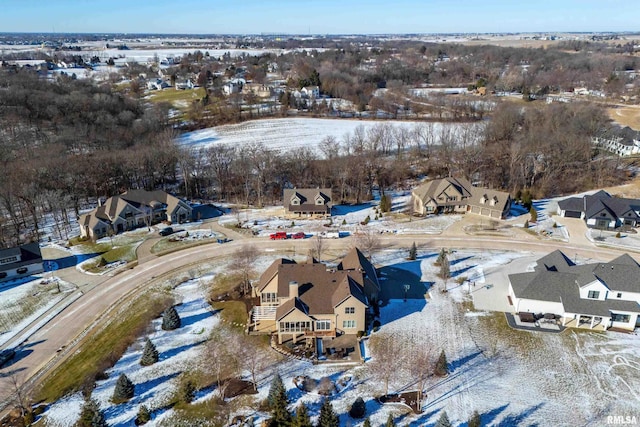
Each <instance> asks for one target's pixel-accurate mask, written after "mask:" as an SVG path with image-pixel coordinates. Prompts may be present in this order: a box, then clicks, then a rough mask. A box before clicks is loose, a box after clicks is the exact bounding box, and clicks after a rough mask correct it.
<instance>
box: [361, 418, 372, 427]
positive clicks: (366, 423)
mask: <svg viewBox="0 0 640 427" xmlns="http://www.w3.org/2000/svg"><path fill="white" fill-rule="evenodd" d="M362 427H371V420H370V419H369V417H367V419H366V420H364V423H363V424H362Z"/></svg>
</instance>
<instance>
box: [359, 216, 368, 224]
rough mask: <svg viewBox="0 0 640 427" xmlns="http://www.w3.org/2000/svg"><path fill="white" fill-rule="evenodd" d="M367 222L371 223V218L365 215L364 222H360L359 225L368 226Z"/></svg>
mask: <svg viewBox="0 0 640 427" xmlns="http://www.w3.org/2000/svg"><path fill="white" fill-rule="evenodd" d="M369 221H371V217H370V216H369V215H367V217H366V218H365V219H364V221H362V222H361V223H360V224H362V225H367V224H369Z"/></svg>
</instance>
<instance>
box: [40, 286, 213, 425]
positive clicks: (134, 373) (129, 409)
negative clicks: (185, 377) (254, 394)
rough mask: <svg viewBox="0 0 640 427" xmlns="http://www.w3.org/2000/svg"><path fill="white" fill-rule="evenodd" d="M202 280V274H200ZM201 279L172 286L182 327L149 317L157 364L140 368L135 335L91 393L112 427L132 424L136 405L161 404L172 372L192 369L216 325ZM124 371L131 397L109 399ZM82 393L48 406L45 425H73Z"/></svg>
mask: <svg viewBox="0 0 640 427" xmlns="http://www.w3.org/2000/svg"><path fill="white" fill-rule="evenodd" d="M202 280H207V278H202ZM202 280H201V279H193V280H189V281H187V282H184V283H183V284H181V285H180V286H178V287H177V288H176V289H175V292H176V293H177V294H178V298H179V299H182V304H180V305H178V306H176V310H177V311H178V314H179V315H180V318H181V319H182V326H181V327H180V328H179V329H177V330H174V331H164V330H162V329H161V324H162V319H156V320H154V321H153V324H152V328H153V331H154V332H153V333H151V334H150V335H148V337H149V338H150V339H151V341H152V342H153V343H154V344H155V346H156V348H157V350H158V352H159V353H160V360H159V362H157V363H155V364H154V365H151V366H147V367H142V366H140V363H139V361H140V357H141V356H142V349H143V347H144V338H145V337H141V338H140V339H138V340H137V341H136V342H135V343H134V344H133V345H132V346H131V347H130V348H129V349H128V350H127V351H126V353H125V354H124V355H123V357H122V358H121V359H120V360H119V361H118V362H117V363H116V365H115V366H114V367H113V368H111V369H109V370H108V371H107V374H108V375H109V378H108V379H107V380H104V381H98V382H97V384H96V388H95V390H94V391H93V393H92V397H93V398H95V399H96V400H97V402H98V403H99V405H100V407H101V408H102V409H103V410H104V411H105V415H106V417H107V421H108V423H109V425H111V426H124V425H133V420H135V417H136V414H137V413H138V409H139V407H140V405H146V406H147V407H148V408H149V409H150V410H152V411H153V410H156V409H159V408H163V407H165V406H166V405H167V404H168V403H169V400H170V399H171V396H172V394H173V392H174V391H175V388H176V383H177V376H178V375H179V374H180V373H181V372H185V371H188V370H191V369H193V368H195V367H196V364H197V363H198V359H199V355H200V353H201V351H202V348H201V347H200V344H202V343H203V342H204V341H205V340H206V339H207V338H208V337H209V335H210V333H211V331H212V330H213V328H214V327H215V326H216V325H217V324H218V322H219V317H218V316H216V315H214V313H213V312H212V311H211V306H210V305H209V303H208V302H207V301H206V298H205V295H204V290H203V289H202V288H201V287H200V284H201V281H202ZM122 373H124V374H126V375H127V376H128V377H129V379H130V380H131V381H132V382H133V383H134V384H135V396H134V398H133V399H132V400H130V401H129V402H126V403H122V404H119V405H114V404H112V403H111V402H110V399H111V396H112V394H113V390H114V387H115V382H116V380H117V379H118V376H119V375H120V374H122ZM82 402H83V399H82V396H81V394H80V393H76V394H74V395H72V396H68V397H66V398H65V399H63V400H60V401H58V402H56V403H54V404H53V405H51V406H50V407H49V408H48V410H47V411H46V412H45V414H44V418H45V419H46V425H48V426H60V427H62V426H69V427H70V426H73V425H74V423H75V422H76V420H77V419H78V416H79V415H80V408H81V406H82ZM170 412H171V411H170V410H165V411H163V412H161V415H160V416H156V418H155V419H154V420H153V422H151V423H149V424H148V425H150V426H153V425H155V423H156V422H158V421H160V420H161V419H162V417H163V416H167V415H168V413H170Z"/></svg>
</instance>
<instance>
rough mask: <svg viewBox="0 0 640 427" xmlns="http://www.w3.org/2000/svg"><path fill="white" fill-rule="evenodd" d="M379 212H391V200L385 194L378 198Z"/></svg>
mask: <svg viewBox="0 0 640 427" xmlns="http://www.w3.org/2000/svg"><path fill="white" fill-rule="evenodd" d="M380 211H382V212H390V211H391V198H390V197H389V196H387V195H386V194H383V195H382V197H381V198H380Z"/></svg>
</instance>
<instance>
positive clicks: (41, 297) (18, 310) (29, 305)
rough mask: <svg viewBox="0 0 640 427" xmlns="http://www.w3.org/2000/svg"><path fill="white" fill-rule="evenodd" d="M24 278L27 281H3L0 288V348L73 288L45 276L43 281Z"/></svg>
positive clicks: (36, 278)
mask: <svg viewBox="0 0 640 427" xmlns="http://www.w3.org/2000/svg"><path fill="white" fill-rule="evenodd" d="M28 279H30V280H29V281H27V282H22V281H19V280H18V281H10V282H4V283H2V286H1V287H0V346H2V345H4V344H5V343H7V342H8V341H10V340H11V339H12V338H14V337H15V336H16V334H17V333H18V332H20V331H21V330H22V329H24V328H25V327H27V326H28V325H29V324H30V323H31V322H33V321H34V320H36V319H37V318H38V317H39V316H41V315H42V314H43V313H45V312H46V311H47V310H49V309H50V308H51V307H53V306H54V305H55V304H57V303H58V302H59V301H60V300H62V299H63V298H64V297H65V296H67V294H68V292H71V291H73V290H74V289H75V287H74V286H72V285H71V284H69V283H66V282H64V281H63V280H60V279H58V278H57V277H51V276H50V275H49V274H46V278H45V277H44V275H40V276H34V277H29V278H28ZM58 285H59V286H60V292H58Z"/></svg>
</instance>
